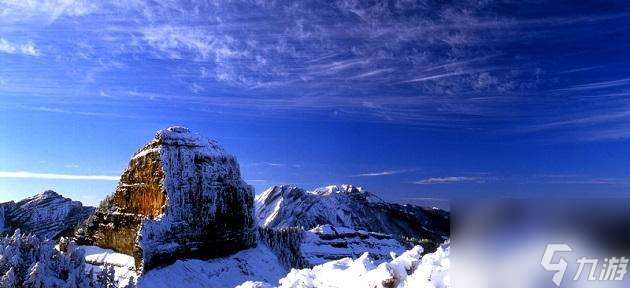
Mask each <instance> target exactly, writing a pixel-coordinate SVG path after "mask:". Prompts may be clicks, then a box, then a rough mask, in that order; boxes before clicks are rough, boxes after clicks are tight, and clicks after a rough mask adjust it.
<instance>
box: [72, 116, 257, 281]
mask: <svg viewBox="0 0 630 288" xmlns="http://www.w3.org/2000/svg"><path fill="white" fill-rule="evenodd" d="M253 200H254V197H253V188H252V187H251V186H249V185H247V184H246V183H245V182H243V180H242V179H241V176H240V170H239V166H238V163H237V161H236V159H235V158H234V156H232V155H231V154H229V153H227V152H226V151H225V150H224V149H223V148H221V147H220V146H219V145H218V144H217V143H216V142H215V141H212V140H208V139H205V138H203V137H201V136H199V135H197V134H194V133H191V132H190V131H189V130H188V129H187V128H184V127H170V128H167V129H164V130H160V131H158V132H157V133H156V135H155V138H154V139H153V140H151V141H150V142H149V143H148V144H146V145H145V146H144V147H142V148H141V149H140V150H139V151H138V152H136V153H135V155H134V156H133V157H132V159H131V161H130V162H129V166H128V167H127V168H126V169H125V171H124V172H123V174H122V176H121V180H120V182H119V184H118V187H117V188H116V191H115V193H114V194H113V195H112V196H111V197H108V198H107V199H106V200H105V201H103V203H102V204H101V207H99V208H98V209H97V211H96V212H95V214H94V215H92V216H91V217H90V219H88V220H87V221H86V223H85V224H84V225H83V226H82V227H81V228H80V229H79V230H78V231H77V233H76V235H75V239H76V241H77V242H78V243H79V244H81V245H96V246H99V247H102V248H108V249H112V250H114V251H117V252H120V253H124V254H127V255H131V256H133V257H134V258H135V261H136V267H137V268H138V269H141V270H148V269H151V268H154V267H156V266H161V265H166V264H169V263H173V262H175V261H176V260H177V259H182V258H216V257H221V256H225V255H228V254H230V253H234V252H237V251H240V250H243V249H247V248H249V247H251V246H253V245H254V244H255V240H256V239H255V233H254V232H255V230H254V229H255V227H254V226H255V225H254V220H253V216H252V215H253Z"/></svg>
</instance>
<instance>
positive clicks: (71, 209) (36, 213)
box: [0, 190, 94, 239]
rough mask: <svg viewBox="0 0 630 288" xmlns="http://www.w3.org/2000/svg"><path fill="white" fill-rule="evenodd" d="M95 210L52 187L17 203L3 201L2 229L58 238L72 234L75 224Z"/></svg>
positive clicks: (1, 208) (1, 209) (0, 229)
mask: <svg viewBox="0 0 630 288" xmlns="http://www.w3.org/2000/svg"><path fill="white" fill-rule="evenodd" d="M93 212H94V207H86V206H83V205H82V204H81V202H79V201H72V200H71V199H68V198H65V197H63V196H61V195H59V194H57V193H56V192H54V191H51V190H48V191H44V192H42V193H40V194H37V195H35V196H33V197H29V198H26V199H24V200H22V201H19V202H17V203H15V202H6V203H0V233H2V232H4V231H6V232H7V233H12V232H13V230H15V229H20V230H22V232H24V233H32V234H35V235H37V236H39V237H42V238H45V239H56V238H59V237H61V236H69V235H72V231H73V230H74V229H75V227H76V226H77V225H79V224H80V223H81V222H83V221H85V219H87V218H88V217H89V216H90V215H91V214H92V213H93Z"/></svg>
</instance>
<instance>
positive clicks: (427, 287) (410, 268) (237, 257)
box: [82, 243, 451, 288]
mask: <svg viewBox="0 0 630 288" xmlns="http://www.w3.org/2000/svg"><path fill="white" fill-rule="evenodd" d="M82 248H83V249H85V250H86V262H88V263H90V264H92V265H105V264H107V265H112V266H113V267H114V269H115V272H116V273H115V274H116V279H117V280H118V281H119V285H120V286H121V287H122V286H124V285H125V284H126V282H127V281H128V279H129V277H134V278H136V277H137V275H136V274H135V272H133V271H132V269H133V258H131V257H130V256H127V255H123V254H119V253H114V252H112V251H111V250H107V249H102V248H98V247H94V246H83V247H82ZM422 252H423V250H422V247H420V246H416V247H414V248H413V249H411V250H408V251H406V252H404V253H402V254H401V255H399V256H397V257H395V258H393V259H392V260H391V261H389V262H385V263H381V264H377V263H375V262H374V261H373V260H372V259H371V256H370V255H369V253H364V254H363V255H361V257H359V258H357V259H355V260H353V259H352V258H343V259H340V260H336V261H331V262H327V263H324V264H321V265H317V266H315V267H313V268H312V269H301V270H298V269H292V270H291V272H289V273H288V274H286V270H285V269H284V268H283V267H282V265H281V264H280V263H279V261H278V259H277V257H276V256H275V255H274V254H273V253H272V252H271V251H270V250H269V248H268V247H267V246H265V245H263V244H259V245H258V246H257V247H255V248H252V249H248V250H244V251H241V252H239V253H236V254H234V255H232V256H230V257H226V258H220V259H214V260H208V261H203V260H180V261H177V262H176V263H175V264H173V265H170V266H167V267H164V268H159V269H155V270H151V271H149V272H148V273H147V274H145V275H142V276H141V277H140V278H139V281H138V287H140V288H143V287H156V288H163V287H164V288H168V287H191V288H195V287H204V288H213V287H239V288H271V287H278V288H337V287H357V288H359V287H373V288H385V287H395V288H450V287H451V284H450V276H449V269H450V260H449V253H450V247H449V244H448V243H447V244H444V245H443V246H441V247H439V248H438V250H437V251H436V252H434V253H430V254H426V255H424V256H422ZM95 267H96V268H98V266H95ZM101 267H102V266H101ZM283 277H284V278H283Z"/></svg>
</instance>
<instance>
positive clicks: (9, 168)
mask: <svg viewBox="0 0 630 288" xmlns="http://www.w3.org/2000/svg"><path fill="white" fill-rule="evenodd" d="M628 51H630V4H628V3H627V1H542V0H541V1H413V0H398V1H353V0H338V1H241V0H237V1H176V0H174V1H145V0H127V1H107V0H105V1H89V0H41V1H37V0H33V1H15V0H0V137H2V138H1V139H0V201H6V200H17V199H21V198H24V197H26V196H28V195H32V194H34V193H37V192H40V191H41V190H44V189H54V190H56V191H58V192H60V193H62V194H64V195H66V196H69V197H72V198H73V199H77V200H81V201H83V202H86V203H88V204H95V203H97V202H98V201H99V200H100V199H102V198H103V197H104V196H105V195H107V194H109V193H111V192H112V191H113V189H114V187H115V185H116V180H115V179H116V178H117V176H118V175H120V173H121V171H122V170H123V169H124V167H125V165H126V164H127V162H128V160H129V158H130V156H131V155H132V154H133V153H134V151H136V149H138V148H139V147H140V146H141V145H142V144H143V143H145V142H147V141H148V140H150V139H151V138H152V137H153V134H154V133H155V131H156V130H158V129H161V128H165V127H168V126H172V125H184V126H188V127H189V128H191V129H192V130H193V131H195V132H198V133H200V134H203V135H205V136H207V137H209V138H213V139H216V140H217V141H219V142H220V143H221V144H222V145H223V146H224V147H225V148H226V149H227V150H228V151H230V152H232V153H234V154H235V155H236V157H237V158H238V160H239V162H240V164H241V169H242V170H243V176H244V178H245V180H246V181H247V182H248V183H250V184H252V185H254V186H255V187H256V190H257V192H260V191H262V190H263V189H264V188H266V187H269V186H271V185H275V184H295V185H298V186H301V187H304V188H307V189H313V188H315V187H318V186H324V185H328V184H335V183H353V184H356V185H361V186H364V187H365V188H366V189H368V190H371V191H374V192H376V193H377V194H379V195H381V196H382V197H383V198H385V199H387V200H390V201H398V202H417V203H422V202H424V201H425V200H426V199H438V200H437V201H442V200H440V199H449V198H453V197H478V196H483V197H486V196H490V197H495V196H516V197H520V196H525V197H532V196H550V195H561V196H564V195H580V196H583V195H591V196H592V195H609V196H610V195H617V196H626V195H627V194H628V192H630V165H628V163H630V153H628V151H629V150H630V149H629V148H630V142H629V138H630V97H629V96H630V68H628V67H630V66H629V64H630V63H629V62H630V60H629V59H630V57H628Z"/></svg>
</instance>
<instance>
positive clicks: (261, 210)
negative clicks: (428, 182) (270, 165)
mask: <svg viewBox="0 0 630 288" xmlns="http://www.w3.org/2000/svg"><path fill="white" fill-rule="evenodd" d="M255 204H256V220H257V221H258V225H260V226H261V227H264V228H273V229H278V228H289V227H303V228H304V229H306V230H310V229H313V228H315V227H317V226H320V225H326V224H328V225H331V226H334V227H347V228H351V229H355V230H363V231H369V232H377V233H383V234H388V235H393V236H396V237H400V238H409V239H411V238H413V239H416V240H419V239H426V240H429V241H430V242H432V243H435V244H439V243H442V242H443V241H444V240H445V239H446V238H448V236H449V234H450V223H449V221H450V215H449V213H448V212H445V211H443V210H439V209H436V208H426V207H418V206H413V205H400V204H393V203H387V202H385V201H383V200H381V199H380V198H379V197H377V196H376V195H374V194H372V193H370V192H368V191H365V190H363V189H362V188H361V187H357V186H353V185H334V186H328V187H324V188H319V189H316V190H315V191H306V190H304V189H301V188H298V187H295V186H286V185H283V186H274V187H271V188H269V189H267V190H266V191H264V192H263V193H261V194H260V195H258V196H257V197H256V200H255Z"/></svg>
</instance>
